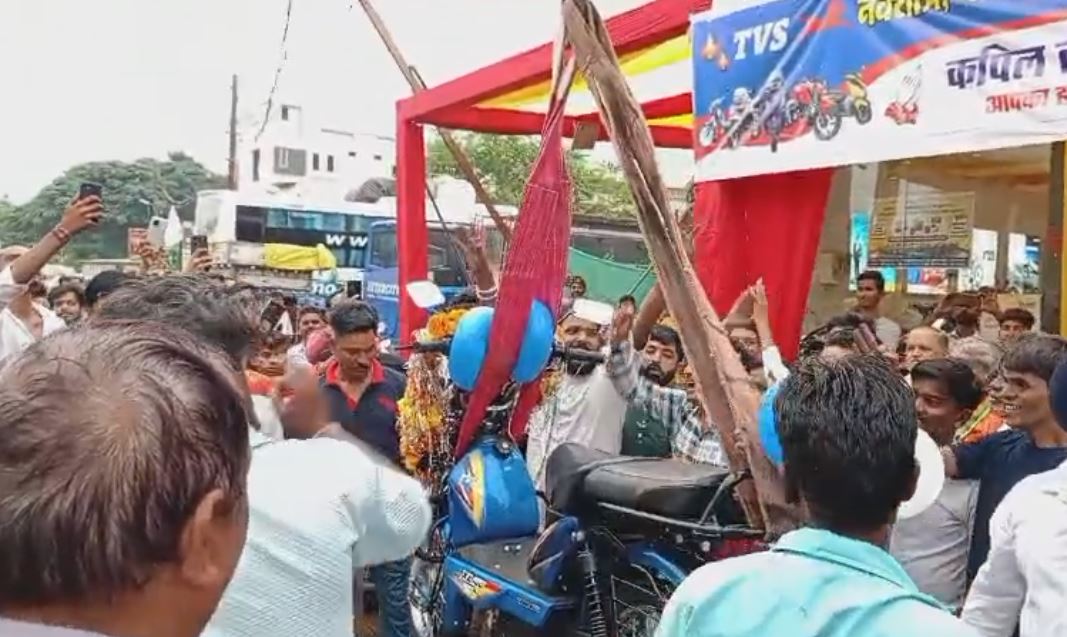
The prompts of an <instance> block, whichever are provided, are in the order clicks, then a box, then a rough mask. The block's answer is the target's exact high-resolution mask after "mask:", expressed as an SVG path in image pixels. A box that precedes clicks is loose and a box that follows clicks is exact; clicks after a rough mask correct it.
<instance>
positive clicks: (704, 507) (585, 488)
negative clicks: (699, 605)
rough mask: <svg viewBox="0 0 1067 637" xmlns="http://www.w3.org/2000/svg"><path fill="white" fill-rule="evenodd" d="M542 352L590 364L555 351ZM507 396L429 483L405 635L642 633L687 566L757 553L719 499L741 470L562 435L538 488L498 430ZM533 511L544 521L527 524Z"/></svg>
mask: <svg viewBox="0 0 1067 637" xmlns="http://www.w3.org/2000/svg"><path fill="white" fill-rule="evenodd" d="M416 350H417V351H436V352H445V351H447V350H448V344H447V343H430V344H423V345H421V346H416ZM553 357H554V358H555V359H556V360H558V361H576V360H580V361H589V362H600V361H602V360H603V359H602V357H601V355H599V354H593V353H589V352H581V351H574V350H567V349H564V348H560V347H558V346H557V348H556V349H555V350H554V352H553ZM514 396H515V391H514V386H512V390H511V391H507V390H506V391H505V392H504V393H502V394H501V396H500V397H498V398H497V400H496V401H494V403H493V404H492V405H491V407H490V409H489V411H488V412H487V415H486V417H485V419H484V421H483V422H482V423H481V426H480V431H479V432H478V436H477V438H476V441H475V442H474V443H473V444H472V445H471V447H470V449H469V450H468V451H467V452H466V453H465V454H464V455H463V456H462V457H459V458H458V459H456V461H455V464H454V465H453V466H452V467H451V469H450V470H449V471H448V472H447V474H446V477H445V479H444V484H442V485H440V488H437V489H434V492H435V496H434V497H433V503H434V508H435V522H434V524H433V525H432V528H431V532H430V534H429V537H428V539H427V541H426V543H425V545H424V546H423V547H422V548H420V550H419V551H418V552H417V553H416V555H415V559H414V563H413V567H412V577H411V584H410V595H409V600H410V604H411V612H412V618H413V624H414V627H415V633H416V634H417V635H418V636H419V637H436V636H438V635H443V636H448V635H464V634H472V633H473V634H481V635H490V636H492V635H508V636H512V635H517V634H522V633H523V632H530V633H531V634H549V633H553V634H555V633H556V631H558V634H561V635H587V636H591V637H607V636H609V635H612V636H614V635H619V636H625V637H651V636H652V634H653V632H654V631H655V628H656V626H657V625H658V623H659V618H660V614H661V613H662V610H663V607H664V605H665V604H666V602H667V600H668V598H669V597H670V595H671V593H672V592H673V590H674V589H675V588H676V587H677V586H678V585H679V584H681V582H682V580H683V579H684V578H685V577H686V575H688V574H689V573H690V572H691V571H692V570H693V569H695V568H697V567H698V566H700V565H701V564H704V563H706V562H708V561H712V560H716V559H721V558H723V557H727V556H730V555H734V554H741V553H747V552H752V551H755V550H761V549H762V548H763V545H762V537H763V533H762V532H761V531H758V530H755V529H752V528H750V527H748V526H746V525H745V524H744V516H743V514H742V513H741V511H740V510H739V508H738V506H737V504H736V503H735V501H734V499H733V497H732V494H733V491H734V489H735V487H736V486H737V484H738V483H740V482H741V481H742V480H744V479H746V478H747V477H748V476H747V475H734V474H731V473H730V472H728V471H726V470H724V469H720V468H717V467H713V466H709V465H698V464H690V463H684V462H681V461H677V460H672V459H659V458H628V457H613V456H609V455H607V454H603V453H600V452H597V451H593V450H590V449H588V448H586V447H583V446H579V445H572V444H564V445H562V446H560V447H559V448H558V449H557V450H556V451H555V452H554V453H552V455H551V456H550V457H549V459H548V461H547V466H546V471H547V481H546V482H547V489H546V491H547V493H539V492H538V491H537V490H536V488H535V486H534V483H533V480H532V479H531V477H530V474H529V471H528V470H527V466H526V462H525V460H524V458H523V455H522V453H521V452H520V450H519V448H518V446H517V445H516V444H515V443H514V442H513V441H512V440H511V439H510V438H509V437H508V434H507V423H508V421H509V416H510V411H511V409H512V407H513V403H514ZM542 506H543V508H544V510H545V513H544V514H545V519H546V521H547V522H548V525H547V527H546V528H544V529H543V530H540V529H541V526H542V525H541V515H542V511H541V509H542ZM474 631H478V632H477V633H474Z"/></svg>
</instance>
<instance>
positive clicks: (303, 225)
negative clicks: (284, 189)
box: [195, 191, 501, 338]
mask: <svg viewBox="0 0 1067 637" xmlns="http://www.w3.org/2000/svg"><path fill="white" fill-rule="evenodd" d="M428 225H429V239H430V242H429V261H430V264H429V265H430V276H431V278H432V280H433V281H434V282H435V283H437V285H438V286H439V287H440V288H441V290H442V291H443V292H444V294H445V297H446V298H450V297H451V296H452V295H454V294H456V293H457V292H458V291H460V290H462V289H463V288H465V287H467V285H468V281H467V274H466V267H465V265H464V262H463V257H462V255H461V253H460V251H459V250H458V248H457V247H456V246H455V245H454V243H453V241H452V239H451V238H450V237H449V234H448V231H447V230H446V229H445V228H444V227H443V226H442V225H441V223H440V222H439V221H428ZM452 225H457V226H458V225H478V224H477V223H464V221H463V220H462V219H461V220H458V221H453V222H450V223H449V227H451V226H452ZM195 227H196V230H195V232H196V233H197V234H204V235H207V237H208V242H209V243H210V244H211V246H212V249H213V252H214V253H215V254H216V257H217V258H219V260H220V261H222V262H223V263H225V264H226V265H227V266H229V267H231V268H232V269H233V271H234V275H235V277H236V278H238V279H239V280H241V279H242V278H247V276H248V272H250V271H252V272H255V273H256V277H258V278H257V279H256V280H264V275H263V274H262V268H263V261H262V259H263V250H262V249H257V248H261V247H262V246H263V245H265V244H288V245H298V246H309V247H310V246H316V245H319V244H321V245H323V246H325V247H326V248H328V249H329V250H330V252H331V253H332V254H333V255H334V257H335V258H336V260H337V268H336V270H335V271H318V272H313V273H312V272H309V273H306V275H304V276H303V279H302V284H301V285H299V286H295V287H294V286H291V285H286V286H285V288H286V290H287V291H288V292H289V293H293V294H294V295H295V296H297V298H298V299H299V300H300V301H301V302H302V303H306V304H310V305H320V306H324V305H326V304H327V302H328V301H329V299H331V298H332V297H334V296H336V295H337V294H341V293H344V292H346V291H347V292H352V293H354V294H355V295H357V296H361V297H363V298H365V299H366V300H367V301H368V302H369V303H371V304H372V305H373V306H374V307H375V308H376V309H377V311H378V313H379V316H380V318H381V321H382V324H383V325H382V326H381V327H382V331H383V333H384V335H385V336H386V337H388V338H394V337H395V336H396V328H397V325H398V318H399V316H398V314H399V309H398V304H399V298H400V296H399V295H400V290H399V284H398V276H399V270H398V265H399V252H398V246H397V228H396V218H395V214H394V213H393V212H392V210H389V209H388V208H383V207H382V206H380V205H378V204H365V203H350V202H335V203H330V204H328V205H315V204H307V203H303V202H298V203H290V202H281V201H276V200H271V199H266V200H264V199H262V198H256V197H249V196H243V195H241V194H239V193H236V192H233V191H204V192H201V193H199V195H198V199H197V206H196V222H195ZM493 234H494V235H495V234H496V233H495V231H493ZM496 236H497V237H499V235H496ZM500 243H501V242H500V241H499V239H496V240H495V242H494V245H496V244H500ZM497 248H498V249H497V250H495V252H497V253H498V252H499V246H497ZM242 275H244V276H242ZM276 278H277V277H276ZM279 280H281V279H279ZM268 286H270V287H274V286H273V285H270V284H268Z"/></svg>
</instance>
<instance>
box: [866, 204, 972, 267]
mask: <svg viewBox="0 0 1067 637" xmlns="http://www.w3.org/2000/svg"><path fill="white" fill-rule="evenodd" d="M973 222H974V193H969V192H968V193H938V194H932V195H920V196H916V197H907V198H899V197H883V198H879V199H876V200H875V201H874V212H873V214H872V215H871V235H870V236H871V240H870V246H869V250H870V255H869V257H868V260H869V263H870V264H871V266H873V267H879V268H887V267H912V266H914V267H924V268H966V267H969V266H970V262H971V230H972V227H973Z"/></svg>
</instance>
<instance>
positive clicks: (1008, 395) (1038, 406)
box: [943, 334, 1067, 581]
mask: <svg viewBox="0 0 1067 637" xmlns="http://www.w3.org/2000/svg"><path fill="white" fill-rule="evenodd" d="M1065 360H1067V341H1065V340H1064V339H1062V338H1060V337H1058V336H1049V335H1045V334H1042V335H1036V334H1035V335H1031V336H1025V337H1023V338H1022V339H1021V340H1020V341H1018V343H1017V344H1016V345H1015V346H1014V347H1013V348H1012V349H1010V350H1009V351H1008V353H1007V354H1005V355H1004V359H1003V360H1002V361H1001V373H1000V374H1001V386H1000V388H999V391H998V392H997V393H996V395H995V400H996V403H997V406H998V407H999V408H1000V409H1001V411H1003V412H1004V421H1005V423H1007V425H1008V426H1009V427H1010V428H1011V429H1010V430H1009V431H1002V432H998V433H995V434H992V435H990V436H987V437H986V438H983V439H982V440H980V441H978V442H975V443H972V444H966V445H960V446H958V447H956V448H955V449H946V450H945V451H944V452H943V453H944V456H945V473H947V474H948V475H949V476H950V477H952V478H960V479H962V480H979V481H980V482H981V485H980V486H979V488H978V505H977V507H976V509H975V517H974V536H973V538H972V539H971V551H970V554H969V556H968V560H967V580H968V581H972V580H973V579H974V577H975V575H977V574H978V569H979V568H981V566H982V564H983V563H985V560H986V557H987V556H988V555H989V520H990V518H992V517H993V512H994V511H995V510H996V509H997V506H998V505H999V504H1000V502H1001V500H1003V499H1004V496H1006V495H1008V492H1009V491H1011V489H1012V487H1014V486H1015V485H1016V484H1018V483H1019V482H1021V481H1022V480H1023V479H1024V478H1026V477H1028V476H1032V475H1034V474H1037V473H1044V472H1045V471H1051V470H1053V469H1055V468H1056V467H1058V466H1060V464H1062V463H1063V462H1064V461H1065V460H1067V431H1064V429H1062V428H1061V427H1060V426H1059V424H1058V423H1057V422H1056V416H1055V415H1054V414H1053V413H1052V406H1051V403H1050V402H1049V391H1048V382H1049V379H1050V378H1052V373H1053V372H1054V371H1056V366H1057V365H1059V364H1060V363H1061V362H1063V361H1065Z"/></svg>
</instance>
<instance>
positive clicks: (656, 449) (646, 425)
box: [622, 406, 671, 458]
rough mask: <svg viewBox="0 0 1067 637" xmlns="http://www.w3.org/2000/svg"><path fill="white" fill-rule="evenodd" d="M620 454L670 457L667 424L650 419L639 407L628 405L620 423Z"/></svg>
mask: <svg viewBox="0 0 1067 637" xmlns="http://www.w3.org/2000/svg"><path fill="white" fill-rule="evenodd" d="M622 455H624V456H641V457H644V458H669V457H671V436H670V431H669V430H668V428H667V426H666V425H664V424H663V423H662V422H659V421H656V420H654V419H652V418H651V417H650V416H649V415H648V412H646V411H645V410H644V409H643V408H641V407H633V406H632V407H629V408H628V409H627V410H626V420H624V421H623V425H622Z"/></svg>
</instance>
